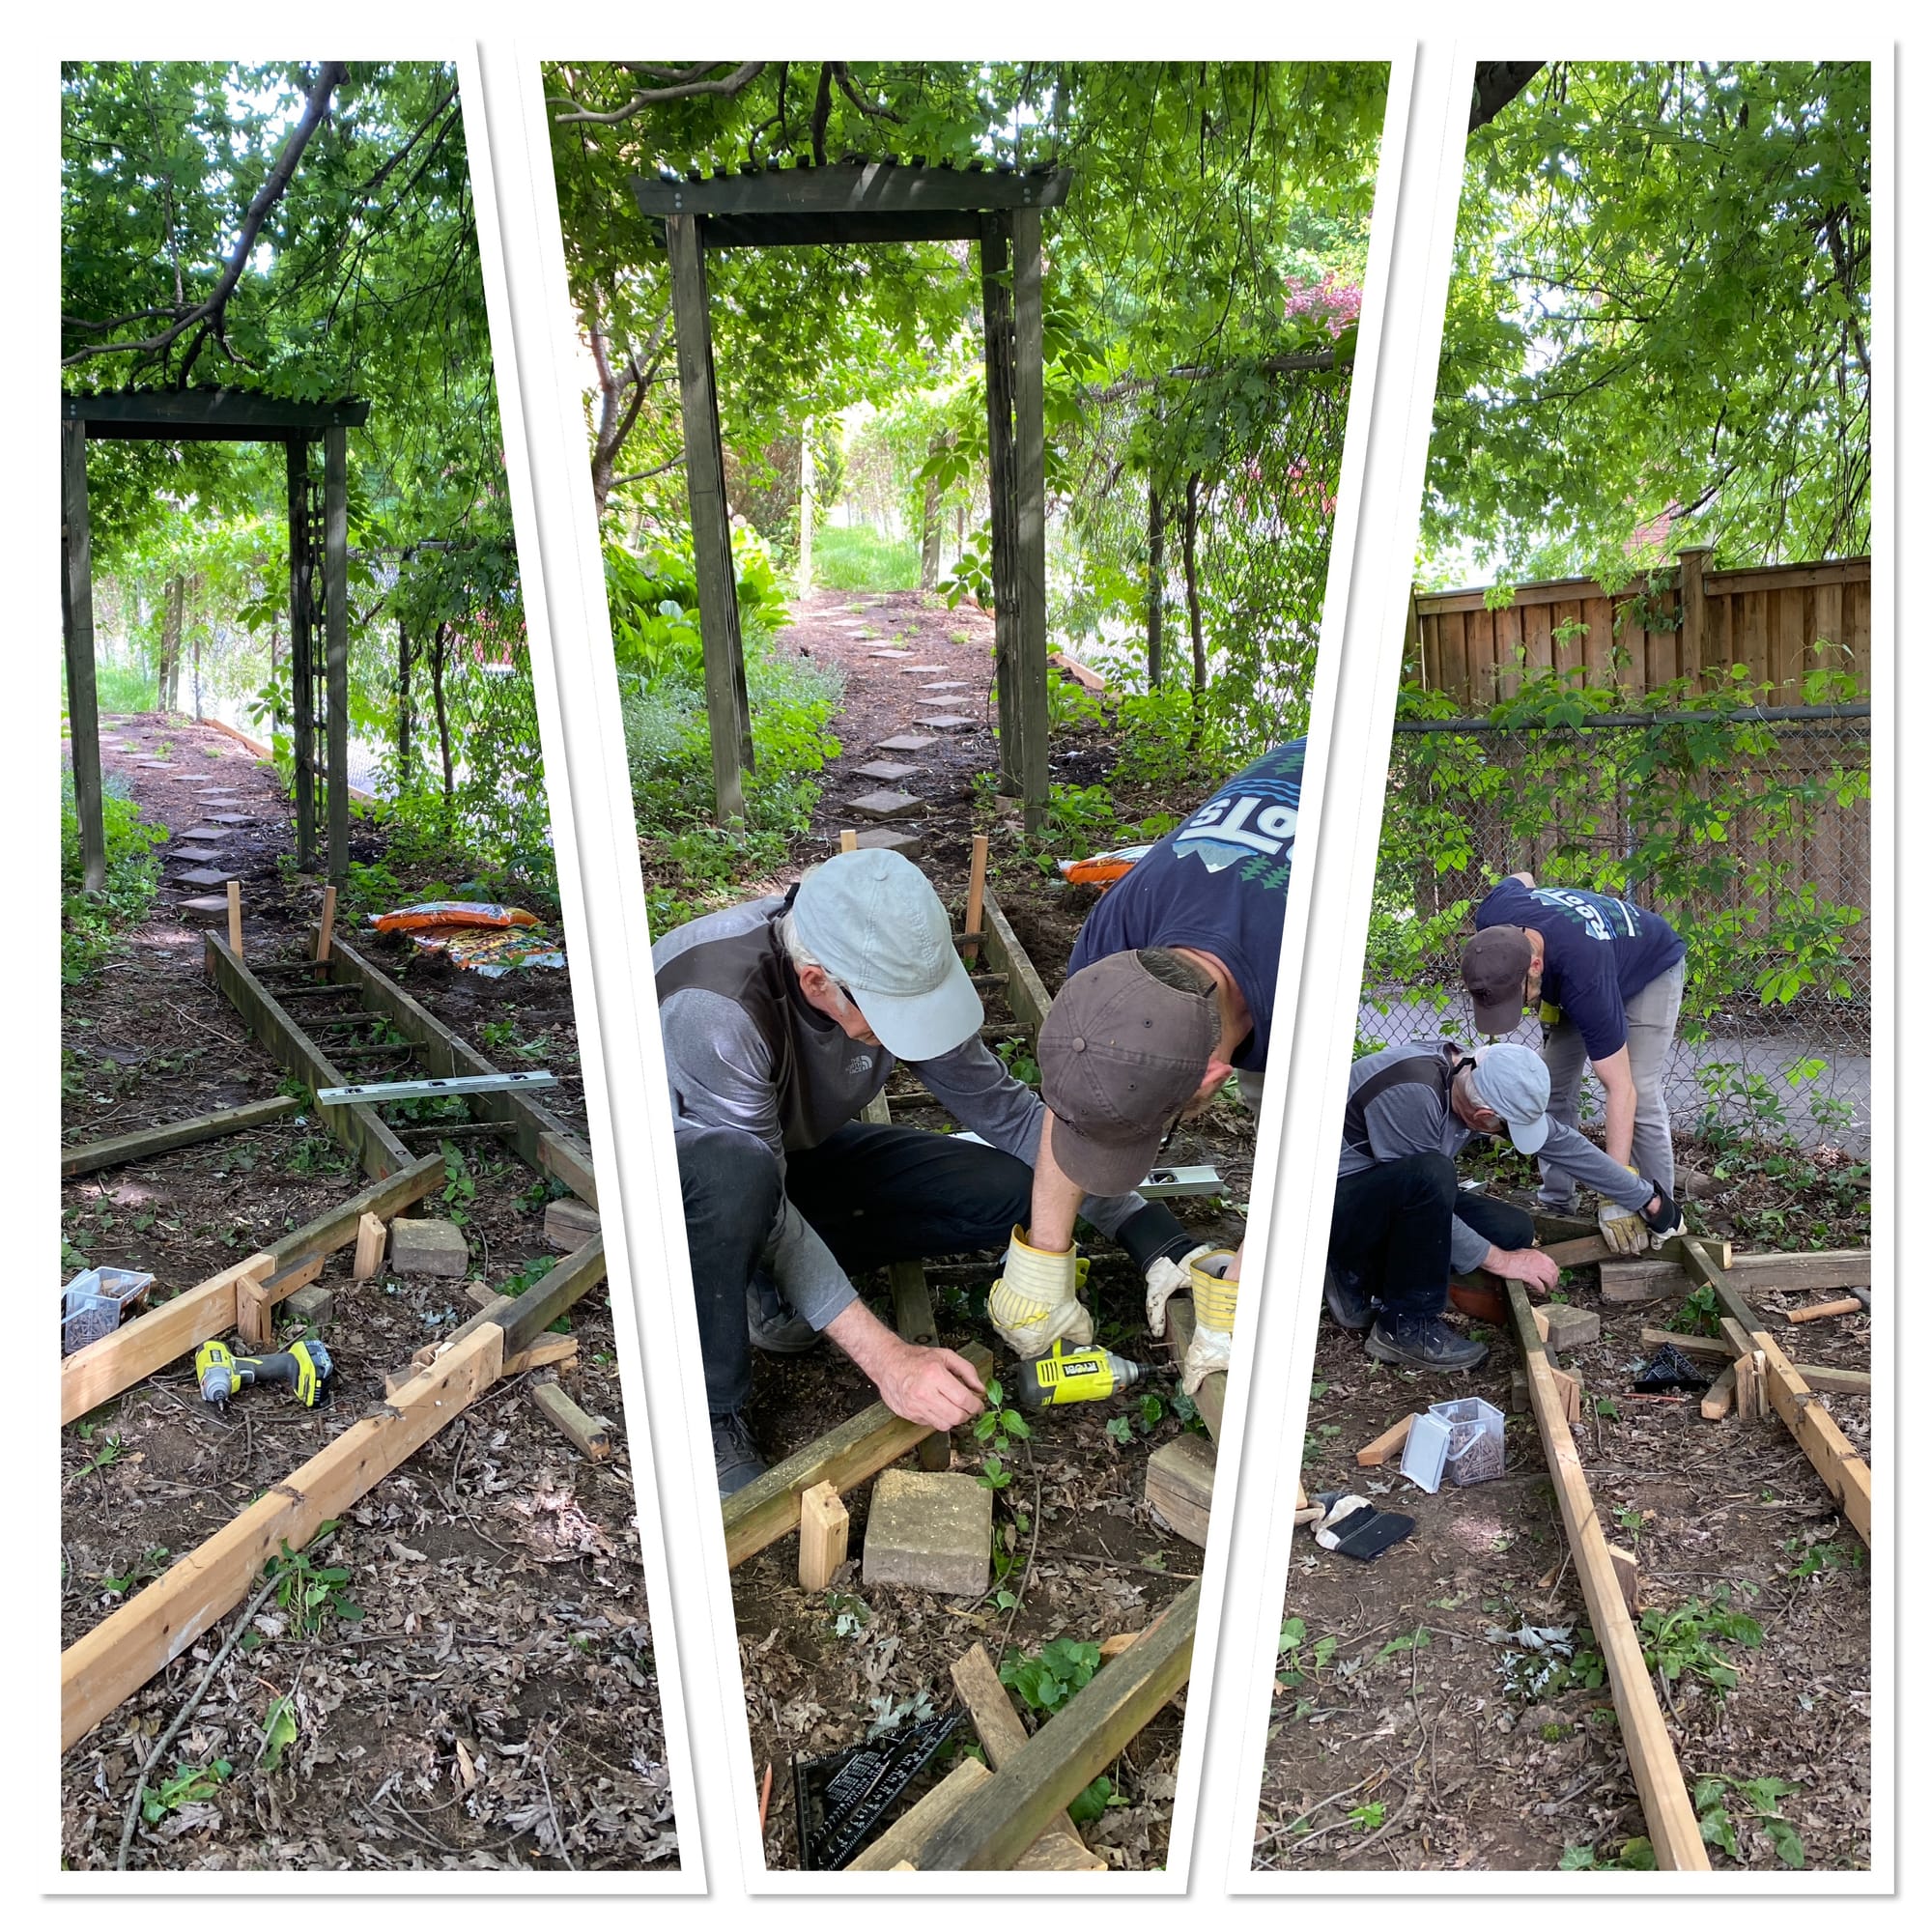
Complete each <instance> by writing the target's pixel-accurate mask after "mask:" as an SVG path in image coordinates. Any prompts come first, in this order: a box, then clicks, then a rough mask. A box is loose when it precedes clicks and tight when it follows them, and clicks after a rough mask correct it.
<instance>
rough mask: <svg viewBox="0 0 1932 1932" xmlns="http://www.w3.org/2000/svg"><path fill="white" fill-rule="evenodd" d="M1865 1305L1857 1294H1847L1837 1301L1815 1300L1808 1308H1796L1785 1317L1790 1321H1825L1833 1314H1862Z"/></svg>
mask: <svg viewBox="0 0 1932 1932" xmlns="http://www.w3.org/2000/svg"><path fill="white" fill-rule="evenodd" d="M1864 1310H1865V1305H1864V1303H1863V1302H1862V1301H1861V1300H1860V1299H1859V1298H1858V1296H1857V1295H1856V1294H1847V1295H1845V1296H1843V1297H1842V1298H1841V1299H1839V1300H1836V1301H1814V1302H1812V1303H1811V1304H1810V1306H1809V1307H1806V1308H1794V1309H1793V1310H1792V1311H1791V1313H1790V1314H1789V1315H1788V1316H1786V1317H1785V1320H1786V1321H1824V1320H1825V1319H1826V1317H1827V1316H1831V1315H1862V1314H1863V1313H1864Z"/></svg>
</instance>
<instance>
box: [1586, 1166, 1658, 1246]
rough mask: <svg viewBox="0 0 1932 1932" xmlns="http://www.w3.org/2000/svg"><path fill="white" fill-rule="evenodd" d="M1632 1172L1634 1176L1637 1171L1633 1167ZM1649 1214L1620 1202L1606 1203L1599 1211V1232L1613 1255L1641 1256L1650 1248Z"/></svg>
mask: <svg viewBox="0 0 1932 1932" xmlns="http://www.w3.org/2000/svg"><path fill="white" fill-rule="evenodd" d="M1626 1165H1628V1163H1626ZM1631 1172H1632V1173H1633V1174H1634V1173H1635V1172H1636V1169H1635V1168H1634V1167H1633V1168H1632V1169H1631ZM1648 1212H1649V1210H1648V1209H1647V1208H1626V1207H1624V1206H1623V1205H1622V1204H1621V1203H1620V1202H1616V1201H1605V1203H1604V1204H1603V1205H1602V1206H1601V1207H1600V1208H1598V1209H1597V1232H1598V1234H1600V1235H1601V1236H1603V1237H1604V1239H1605V1241H1606V1242H1607V1243H1608V1244H1609V1247H1610V1249H1611V1251H1612V1252H1613V1253H1615V1254H1619V1255H1640V1254H1642V1253H1643V1252H1644V1250H1645V1249H1646V1248H1648V1247H1649V1246H1650V1234H1649V1231H1648V1230H1647V1229H1646V1228H1645V1226H1644V1222H1645V1220H1646V1218H1647V1216H1648Z"/></svg>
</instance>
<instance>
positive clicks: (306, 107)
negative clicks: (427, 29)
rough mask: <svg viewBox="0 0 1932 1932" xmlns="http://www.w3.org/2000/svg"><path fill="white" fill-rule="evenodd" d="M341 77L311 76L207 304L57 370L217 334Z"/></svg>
mask: <svg viewBox="0 0 1932 1932" xmlns="http://www.w3.org/2000/svg"><path fill="white" fill-rule="evenodd" d="M347 71H348V63H347V62H346V61H324V62H323V63H322V65H321V67H320V68H319V69H318V70H317V72H316V77H315V85H314V86H313V87H311V88H310V89H309V93H308V99H307V100H306V101H305V102H304V103H303V104H302V115H301V119H300V120H299V121H298V122H297V123H296V125H295V127H294V128H293V129H292V130H291V132H290V134H289V138H288V139H287V140H286V141H284V142H283V143H282V152H281V153H280V155H278V156H276V158H275V165H274V166H273V168H271V169H270V173H269V178H268V180H267V181H265V182H264V183H263V184H262V185H261V186H260V187H259V188H258V189H257V190H256V191H255V198H254V200H253V201H251V202H250V203H249V204H248V211H247V213H245V214H244V215H243V216H242V217H241V237H240V239H239V240H238V241H236V243H235V248H234V252H233V253H232V254H231V255H230V256H229V258H228V261H227V264H226V265H225V266H224V268H223V269H222V271H221V279H220V280H219V281H218V282H216V283H215V285H214V288H213V292H212V293H211V294H210V295H209V296H208V297H207V298H206V299H205V300H203V301H199V302H197V303H196V304H195V305H194V307H192V308H191V309H189V310H188V311H187V313H186V314H185V315H183V316H180V317H178V318H177V319H176V321H175V322H174V323H172V324H171V325H170V326H169V327H166V328H164V329H162V330H160V331H159V332H158V333H157V334H155V335H150V336H146V337H144V338H142V339H141V340H139V341H136V342H100V343H96V344H95V345H94V346H93V347H92V348H90V349H77V350H75V351H74V353H73V354H72V355H63V356H62V357H61V367H62V368H63V369H68V368H71V367H72V366H73V365H74V364H75V363H76V362H85V361H88V360H90V359H91V358H92V357H94V356H97V355H165V354H166V353H167V351H168V350H169V349H171V348H172V347H173V346H174V344H175V343H177V342H178V341H180V339H181V338H182V336H183V335H184V334H185V333H186V332H187V330H188V329H190V328H192V327H195V325H196V324H197V323H200V324H204V325H212V326H213V327H217V328H218V327H220V325H221V314H222V311H223V310H224V309H225V308H226V307H227V306H228V298H229V297H230V296H232V295H233V294H234V293H235V288H236V284H237V283H239V282H240V281H241V270H243V269H244V268H245V267H246V266H247V262H248V257H249V255H250V253H251V252H252V251H253V249H254V246H255V240H256V237H257V236H259V235H260V234H261V232H262V224H263V223H264V222H265V221H267V220H268V218H269V214H270V210H272V209H273V208H274V206H275V204H276V203H277V202H278V201H280V200H281V198H282V196H283V195H284V194H286V193H287V192H288V186H289V183H290V182H291V181H292V180H293V179H294V178H295V171H296V164H297V162H298V161H299V160H300V159H301V156H302V150H303V149H304V148H306V147H307V146H308V144H309V137H310V136H311V135H312V134H314V132H315V130H316V129H317V128H320V127H321V126H322V124H323V122H324V121H325V120H326V119H327V114H328V102H329V98H330V96H332V95H333V94H334V92H335V90H336V88H337V86H338V85H340V83H341V80H342V76H343V75H344V74H345V73H346V72H347ZM207 332H208V330H207V328H206V327H204V329H203V334H202V338H201V341H205V340H206V339H207ZM201 341H197V342H196V344H195V346H194V350H193V352H192V353H191V354H190V355H189V357H188V360H189V363H190V364H192V362H193V359H194V355H198V354H199V353H200V349H201Z"/></svg>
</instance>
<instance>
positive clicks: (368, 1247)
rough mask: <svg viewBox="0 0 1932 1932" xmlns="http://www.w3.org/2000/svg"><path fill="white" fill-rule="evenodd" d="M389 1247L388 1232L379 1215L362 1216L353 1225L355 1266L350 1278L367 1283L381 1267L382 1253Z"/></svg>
mask: <svg viewBox="0 0 1932 1932" xmlns="http://www.w3.org/2000/svg"><path fill="white" fill-rule="evenodd" d="M388 1245H389V1231H388V1229H387V1228H385V1227H384V1225H383V1217H382V1216H381V1215H380V1214H364V1215H363V1216H362V1218H361V1219H360V1220H359V1221H358V1222H356V1224H355V1268H354V1269H353V1270H352V1276H353V1278H354V1279H355V1280H356V1281H367V1280H369V1278H370V1277H371V1276H372V1275H374V1274H375V1272H376V1271H377V1269H378V1268H380V1267H381V1266H382V1265H383V1254H384V1250H385V1249H386V1248H387V1247H388Z"/></svg>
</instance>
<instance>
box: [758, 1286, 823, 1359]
mask: <svg viewBox="0 0 1932 1932" xmlns="http://www.w3.org/2000/svg"><path fill="white" fill-rule="evenodd" d="M745 1325H746V1326H747V1327H748V1328H750V1330H751V1331H752V1346H753V1348H754V1349H762V1350H764V1351H765V1353H766V1354H768V1355H802V1354H804V1353H805V1352H806V1351H807V1350H809V1349H815V1348H816V1347H817V1346H818V1330H817V1329H816V1328H814V1327H813V1326H812V1325H811V1323H810V1321H807V1320H806V1319H805V1317H804V1316H803V1315H794V1314H793V1313H792V1311H791V1310H790V1309H789V1308H788V1307H786V1306H785V1303H784V1301H783V1299H782V1297H781V1295H780V1293H779V1292H778V1290H777V1289H776V1288H775V1287H773V1286H772V1285H771V1284H770V1283H769V1282H762V1281H754V1282H752V1283H751V1284H750V1285H749V1286H748V1287H747V1288H746V1290H745Z"/></svg>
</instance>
